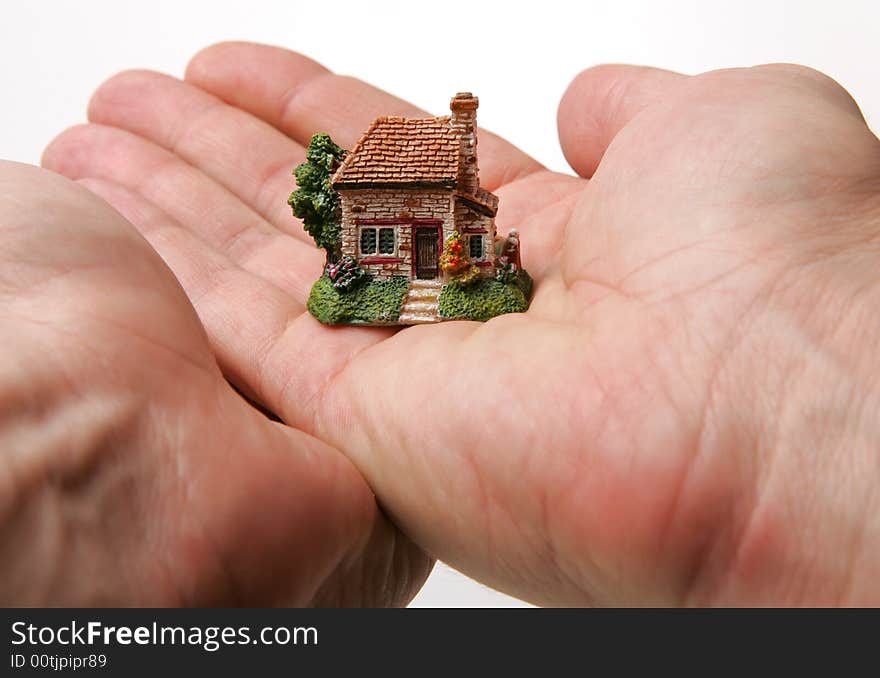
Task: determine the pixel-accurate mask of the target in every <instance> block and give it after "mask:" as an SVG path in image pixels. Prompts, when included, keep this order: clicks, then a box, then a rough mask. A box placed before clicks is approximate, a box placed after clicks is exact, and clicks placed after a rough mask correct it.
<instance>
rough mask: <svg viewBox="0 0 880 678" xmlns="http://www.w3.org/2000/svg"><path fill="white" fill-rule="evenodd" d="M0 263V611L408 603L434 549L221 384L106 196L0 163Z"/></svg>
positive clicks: (335, 457) (335, 460)
mask: <svg viewBox="0 0 880 678" xmlns="http://www.w3.org/2000/svg"><path fill="white" fill-rule="evenodd" d="M148 213H149V212H148V211H145V212H143V214H142V216H146V215H147V214H148ZM0 258H2V266H0V339H2V344H3V356H4V358H3V360H2V362H0V413H2V417H0V422H2V424H0V444H2V449H3V461H2V464H0V488H2V492H0V497H2V499H3V500H2V503H0V526H2V530H0V549H2V551H0V552H2V555H3V557H2V561H0V562H2V565H0V570H2V574H3V576H2V577H0V600H2V601H3V604H4V605H105V606H106V605H122V604H125V605H177V604H184V605H307V604H316V605H337V604H340V605H380V604H383V605H392V604H403V603H406V602H407V601H408V600H409V599H410V597H411V596H412V595H414V593H415V591H417V590H418V588H419V586H421V583H422V582H423V581H424V578H425V577H426V576H427V573H428V571H429V569H430V563H429V561H428V559H427V558H426V556H424V554H423V553H421V552H420V551H419V550H418V549H417V548H416V547H415V546H413V545H412V544H411V543H410V542H409V541H407V540H406V539H405V538H404V537H402V536H401V535H399V534H397V532H396V530H395V528H393V527H392V526H391V525H390V523H389V521H388V519H387V518H386V517H385V516H384V515H383V514H382V513H381V511H380V510H379V509H378V508H377V506H376V502H375V499H374V497H373V495H372V493H371V491H370V490H369V488H368V487H367V485H366V483H365V482H364V480H363V478H362V477H361V475H360V474H359V473H358V471H357V470H356V469H355V468H354V466H353V465H352V464H351V462H349V461H348V460H347V459H346V458H345V457H344V456H343V455H341V454H340V453H339V452H338V451H337V450H335V449H333V448H331V447H329V446H328V445H326V444H324V443H322V442H320V441H319V440H317V439H315V438H314V437H313V436H311V435H309V434H307V433H304V432H302V431H298V430H296V429H294V428H292V427H288V426H284V425H282V424H280V423H278V422H275V421H271V420H270V419H268V418H267V417H266V416H265V415H263V414H262V413H260V412H259V411H258V410H256V409H255V408H254V407H253V406H252V405H250V404H249V403H248V402H247V401H246V400H245V399H244V398H242V397H241V396H240V395H239V394H237V393H236V392H235V391H234V390H233V389H232V387H231V386H230V385H229V384H228V382H226V381H225V379H224V378H223V375H222V373H221V372H220V370H219V369H218V367H217V363H216V361H215V359H214V356H213V354H212V351H211V348H210V345H209V342H208V339H207V337H206V336H205V332H204V329H203V328H202V326H201V324H200V323H199V320H198V318H197V316H196V314H195V312H194V311H193V308H192V306H191V304H190V303H189V301H188V300H187V298H186V295H185V294H184V292H183V290H182V289H181V288H180V285H179V284H178V283H177V281H176V280H175V279H174V276H173V274H172V273H171V271H169V270H168V268H167V267H166V266H165V265H164V264H163V263H162V260H161V259H160V258H159V257H158V256H157V255H156V253H155V252H154V251H153V250H152V249H151V248H150V246H149V245H148V244H147V242H145V241H144V239H143V238H142V237H141V236H140V235H138V233H137V231H135V230H134V229H133V228H132V227H131V226H130V225H129V224H128V223H126V221H125V220H124V219H123V218H122V217H121V216H120V215H119V214H118V213H117V212H115V211H114V210H113V209H111V208H110V207H109V206H108V205H107V204H106V203H105V202H104V201H102V200H100V199H98V198H97V197H95V196H94V195H93V194H92V193H90V192H89V191H87V190H85V189H84V188H82V187H80V186H76V185H75V184H73V183H71V182H69V181H67V180H65V179H63V178H62V177H59V176H57V175H55V174H52V173H50V172H46V171H44V170H40V169H38V168H34V167H28V166H26V165H17V164H14V163H0ZM218 291H219V290H218ZM227 293H228V294H229V295H230V300H231V299H232V295H235V294H236V293H237V290H236V289H234V288H233V289H230V290H228V292H227Z"/></svg>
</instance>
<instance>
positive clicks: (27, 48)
mask: <svg viewBox="0 0 880 678" xmlns="http://www.w3.org/2000/svg"><path fill="white" fill-rule="evenodd" d="M0 7H2V11H0V57H2V60H0V64H2V65H0V93H2V94H0V157H3V158H8V159H13V160H21V161H25V162H32V163H37V162H39V157H40V153H41V151H42V149H43V147H44V146H45V144H46V142H47V141H48V140H49V139H50V138H51V137H52V136H54V135H55V134H56V133H58V132H59V131H60V130H62V129H63V128H65V127H67V126H70V125H72V124H75V123H77V122H80V121H82V120H83V118H84V111H85V108H86V103H87V101H88V97H89V94H90V93H91V92H92V91H93V90H94V88H95V87H96V86H97V85H98V84H99V83H100V82H101V81H102V80H103V79H105V78H106V77H108V76H109V75H111V74H112V73H114V72H116V71H119V70H122V69H125V68H133V67H139V68H153V69H157V70H161V71H165V72H168V73H172V74H176V75H180V74H181V73H182V72H183V68H184V66H185V64H186V62H187V60H188V58H189V57H190V56H191V55H192V54H193V53H194V52H195V51H197V50H198V49H199V48H201V47H203V46H205V45H208V44H210V43H212V42H217V41H220V40H231V39H237V40H254V41H259V42H267V43H273V44H278V45H284V46H286V47H290V48H292V49H296V50H298V51H301V52H304V53H306V54H309V55H310V56H312V57H313V58H315V59H317V60H319V61H322V62H323V63H324V64H326V65H327V66H329V67H331V68H333V69H334V70H337V71H340V72H343V73H347V74H350V75H355V76H357V77H360V78H362V79H365V80H369V81H371V82H373V83H375V84H377V85H379V86H380V87H382V88H384V89H386V90H389V91H391V92H394V93H395V94H398V95H400V96H403V97H404V98H407V99H410V100H411V101H413V102H414V103H416V104H418V105H420V106H422V107H423V108H425V109H427V110H429V111H433V112H435V113H437V114H442V113H443V112H444V111H445V109H446V106H447V104H448V100H449V97H450V95H451V94H453V93H454V92H457V91H461V90H470V91H473V92H475V93H476V94H478V95H479V97H480V111H479V118H480V123H481V125H482V126H484V127H487V128H489V129H492V130H493V131H495V132H498V133H500V134H503V135H504V136H506V137H508V138H510V139H512V140H514V141H516V142H517V143H518V144H519V145H520V146H522V147H523V148H525V150H527V151H528V152H529V153H531V154H532V155H534V156H535V157H536V158H537V159H539V160H540V161H542V162H544V163H545V164H547V165H548V166H550V167H552V168H553V169H558V170H564V169H566V165H565V161H564V159H563V157H562V154H561V152H560V151H559V149H558V144H557V140H556V105H557V102H558V100H559V97H560V95H561V94H562V92H563V91H564V89H565V87H566V85H567V84H568V82H569V81H570V80H571V78H572V77H573V76H574V75H576V74H577V73H578V71H580V70H581V69H582V68H585V67H586V66H590V65H592V64H596V63H601V62H609V61H612V62H631V63H644V64H650V65H653V66H661V67H664V68H671V69H675V70H679V71H683V72H686V73H697V72H701V71H706V70H710V69H714V68H723V67H730V66H745V65H753V64H757V63H764V62H773V61H789V62H796V63H802V64H806V65H809V66H813V67H814V68H818V69H820V70H822V71H825V72H826V73H828V74H829V75H831V76H832V77H834V78H836V79H837V80H838V81H839V82H841V83H842V84H843V85H844V86H845V87H847V88H848V89H849V90H850V92H851V93H852V94H853V96H854V97H855V98H856V100H857V101H858V102H859V104H860V105H861V107H862V111H863V113H864V114H865V117H866V118H867V120H868V122H869V124H871V126H872V128H873V129H874V130H875V131H876V130H878V129H880V0H838V1H837V2H828V1H826V2H820V1H814V0H802V1H801V2H795V1H794V0H791V1H788V2H786V1H784V0H776V1H774V0H763V1H755V0H738V1H736V2H711V1H708V0H703V1H683V0H678V1H676V0H666V1H662V2H660V1H658V2H651V1H650V0H613V1H610V0H606V1H605V2H589V1H585V2H554V1H550V0H539V1H534V2H528V3H519V2H513V1H508V2H477V1H476V0H471V1H470V2H458V1H454V0H406V1H404V2H396V1H393V0H362V1H361V2H343V1H342V0H307V1H305V2H299V1H293V0H287V1H282V0H276V1H259V0H211V1H210V2H185V1H184V0H139V1H138V2H134V1H132V0H116V1H109V0H108V1H103V0H102V1H98V0H92V1H89V0H78V1H75V2H74V1H63V0H56V1H54V2H50V1H48V0H18V1H16V2H14V3H13V1H12V0H2V5H0ZM414 604H416V605H461V606H465V605H517V604H519V603H518V601H514V600H512V599H510V598H507V597H506V596H502V595H501V594H498V593H496V592H494V591H490V590H488V589H486V588H484V587H481V586H479V585H478V584H475V583H474V582H471V581H470V580H468V579H466V578H465V577H463V576H461V575H459V574H458V573H456V572H454V571H452V570H450V569H448V568H444V567H439V566H438V569H437V570H435V572H434V574H433V575H432V576H431V579H430V580H429V582H428V584H427V586H426V587H425V588H424V589H423V591H422V592H421V593H420V594H419V596H418V597H417V598H416V601H415V603H414Z"/></svg>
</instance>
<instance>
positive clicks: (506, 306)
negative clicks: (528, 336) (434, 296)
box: [440, 271, 532, 320]
mask: <svg viewBox="0 0 880 678" xmlns="http://www.w3.org/2000/svg"><path fill="white" fill-rule="evenodd" d="M531 291H532V279H531V278H530V277H529V275H528V273H526V272H525V271H521V272H520V274H519V275H518V276H517V279H516V282H514V283H503V282H500V281H498V280H495V279H494V278H481V279H480V280H478V281H477V282H475V283H472V284H471V285H468V286H462V285H457V284H455V283H450V284H449V285H446V287H444V288H443V291H442V292H441V293H440V315H441V316H442V317H444V318H457V319H459V320H488V319H489V318H494V317H495V316H497V315H502V314H504V313H521V312H523V311H525V310H526V309H528V307H529V296H530V295H531Z"/></svg>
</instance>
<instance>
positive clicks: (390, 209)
mask: <svg viewBox="0 0 880 678" xmlns="http://www.w3.org/2000/svg"><path fill="white" fill-rule="evenodd" d="M339 196H340V204H341V207H342V253H343V254H347V255H350V256H353V257H355V258H356V259H358V260H360V259H361V252H360V244H359V242H358V238H359V235H358V224H357V220H358V219H391V220H395V221H399V222H402V223H399V224H395V225H394V228H395V230H396V243H395V244H396V247H397V251H396V252H395V254H394V255H391V256H389V257H388V261H387V262H380V263H362V264H361V267H362V268H363V269H364V270H365V271H367V272H368V273H370V274H371V275H373V276H376V277H378V278H389V277H391V276H395V275H404V276H407V277H410V276H411V275H412V225H411V224H410V223H405V222H407V221H409V220H412V219H440V220H441V221H442V222H443V237H444V239H445V238H446V237H447V236H448V235H449V234H450V233H451V232H452V229H453V228H454V222H453V209H452V203H453V197H452V191H451V190H442V189H432V190H431V189H407V188H387V189H379V188H365V189H342V190H340V191H339ZM389 226H390V225H389ZM382 227H383V225H381V224H378V225H376V228H382ZM385 227H386V228H387V227H388V226H385ZM368 256H372V255H368Z"/></svg>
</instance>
